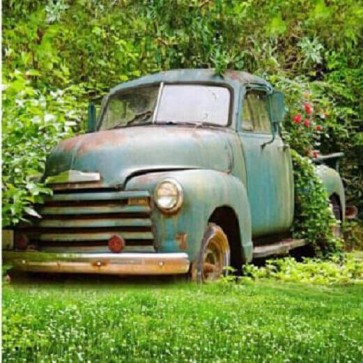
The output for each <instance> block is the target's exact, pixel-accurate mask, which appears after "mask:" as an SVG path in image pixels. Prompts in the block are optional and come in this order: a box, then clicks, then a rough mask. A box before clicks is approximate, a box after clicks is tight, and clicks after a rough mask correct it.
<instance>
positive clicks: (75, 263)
mask: <svg viewBox="0 0 363 363" xmlns="http://www.w3.org/2000/svg"><path fill="white" fill-rule="evenodd" d="M3 262H4V263H6V264H10V265H11V266H12V268H13V269H15V270H20V271H30V272H50V273H90V274H106V275H174V274H185V273H187V272H188V271H189V266H190V261H189V258H188V255H187V254H186V253H123V254H114V253H47V252H36V251H34V252H33V251H32V252H14V251H11V252H10V251H3Z"/></svg>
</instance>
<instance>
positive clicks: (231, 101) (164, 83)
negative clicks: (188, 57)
mask: <svg viewBox="0 0 363 363" xmlns="http://www.w3.org/2000/svg"><path fill="white" fill-rule="evenodd" d="M167 85H174V86H177V85H181V86H187V85H199V86H210V87H222V88H226V89H227V90H228V91H229V96H230V97H229V105H228V121H227V123H226V124H225V125H219V124H213V125H212V124H205V125H203V122H200V123H198V122H193V124H195V125H196V126H205V127H218V128H229V127H230V126H231V125H232V121H233V110H234V97H235V90H234V89H233V87H231V85H229V84H227V83H224V82H221V81H215V82H213V81H212V82H209V81H206V82H200V81H195V82H193V81H188V82H167V81H160V82H150V83H145V84H143V85H140V86H135V87H125V88H124V89H122V90H118V91H117V92H114V93H109V94H108V95H107V96H106V100H105V102H104V105H103V107H102V109H101V112H100V114H99V117H98V119H97V128H96V130H97V131H106V130H114V129H105V130H100V129H101V126H102V121H103V118H104V116H105V113H106V110H107V107H108V105H109V103H110V100H111V99H112V96H114V95H116V94H123V93H129V92H131V91H133V90H137V89H142V88H149V87H150V88H151V87H155V86H158V87H159V90H160V87H162V86H164V87H165V86H167ZM158 101H159V100H157V104H156V106H155V109H156V108H157V107H158ZM154 111H155V110H154ZM158 124H159V125H163V123H158V122H157V121H155V120H152V122H150V123H147V124H143V125H142V124H139V125H130V126H124V127H120V128H119V129H122V128H127V127H138V126H146V125H158ZM186 124H187V125H190V124H192V123H183V122H180V123H177V122H174V123H173V125H181V126H183V125H186Z"/></svg>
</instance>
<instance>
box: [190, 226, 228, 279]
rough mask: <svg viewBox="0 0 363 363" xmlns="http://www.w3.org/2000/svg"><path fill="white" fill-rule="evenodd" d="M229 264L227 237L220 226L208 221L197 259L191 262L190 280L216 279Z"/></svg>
mask: <svg viewBox="0 0 363 363" xmlns="http://www.w3.org/2000/svg"><path fill="white" fill-rule="evenodd" d="M229 265H230V247H229V243H228V238H227V236H226V235H225V233H224V232H223V230H222V228H221V227H219V226H217V225H216V224H213V223H210V224H209V225H208V228H207V230H206V232H205V233H204V237H203V240H202V244H201V248H200V252H199V256H198V259H197V261H195V262H194V263H193V264H192V268H191V277H192V280H193V281H196V282H199V283H201V282H208V281H216V280H218V279H219V278H220V277H221V276H223V274H224V273H225V268H226V267H228V266H229Z"/></svg>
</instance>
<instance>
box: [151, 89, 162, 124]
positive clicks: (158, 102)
mask: <svg viewBox="0 0 363 363" xmlns="http://www.w3.org/2000/svg"><path fill="white" fill-rule="evenodd" d="M163 89H164V82H161V83H160V89H159V94H158V99H157V101H156V106H155V110H154V114H153V119H152V121H151V122H152V123H153V124H154V123H155V121H156V115H157V113H158V110H159V104H160V99H161V94H162V93H163Z"/></svg>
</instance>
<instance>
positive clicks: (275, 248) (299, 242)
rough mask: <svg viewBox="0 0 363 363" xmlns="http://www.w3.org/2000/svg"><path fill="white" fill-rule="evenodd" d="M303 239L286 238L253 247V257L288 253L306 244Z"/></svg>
mask: <svg viewBox="0 0 363 363" xmlns="http://www.w3.org/2000/svg"><path fill="white" fill-rule="evenodd" d="M305 245H306V242H305V240H303V239H284V240H282V241H279V242H276V243H274V244H269V245H263V246H256V247H254V248H253V258H264V257H268V256H272V255H287V254H288V253H289V251H290V250H293V249H294V248H297V247H302V246H305Z"/></svg>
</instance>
